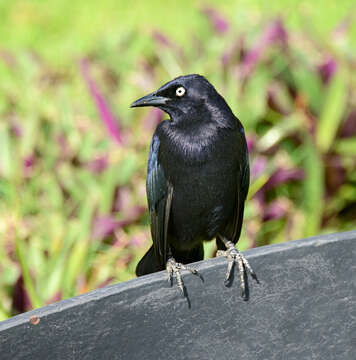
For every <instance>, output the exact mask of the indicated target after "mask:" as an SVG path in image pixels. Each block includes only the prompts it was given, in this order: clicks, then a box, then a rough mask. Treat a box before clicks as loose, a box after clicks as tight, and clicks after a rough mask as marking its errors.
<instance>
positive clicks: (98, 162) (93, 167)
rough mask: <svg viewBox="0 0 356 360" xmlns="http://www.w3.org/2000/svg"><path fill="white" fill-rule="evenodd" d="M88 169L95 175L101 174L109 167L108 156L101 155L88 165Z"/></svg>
mask: <svg viewBox="0 0 356 360" xmlns="http://www.w3.org/2000/svg"><path fill="white" fill-rule="evenodd" d="M86 166H87V168H88V169H89V170H90V171H91V172H93V173H101V172H103V171H104V170H106V169H107V167H108V166H109V161H108V156H107V155H101V156H98V157H96V158H95V159H93V160H90V161H88V162H87V164H86Z"/></svg>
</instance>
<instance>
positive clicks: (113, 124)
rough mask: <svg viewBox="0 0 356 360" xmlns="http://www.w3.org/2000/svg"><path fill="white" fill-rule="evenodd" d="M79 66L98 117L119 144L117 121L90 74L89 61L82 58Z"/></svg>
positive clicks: (119, 131)
mask: <svg viewBox="0 0 356 360" xmlns="http://www.w3.org/2000/svg"><path fill="white" fill-rule="evenodd" d="M80 68H81V72H82V76H83V78H84V81H85V82H86V85H87V87H88V89H89V92H90V94H91V96H92V98H93V100H94V101H95V105H96V107H97V109H98V111H99V114H100V118H101V119H102V121H103V122H104V124H105V126H106V127H107V129H108V131H109V134H110V136H111V137H112V138H113V139H114V140H115V141H116V142H117V143H118V144H120V145H122V144H123V139H122V135H121V129H120V127H119V123H118V121H117V120H116V119H115V117H114V115H113V113H112V111H111V109H110V107H109V104H108V103H107V101H106V100H105V99H104V97H103V95H102V94H101V93H100V91H99V89H98V86H97V84H96V83H95V81H94V79H93V78H92V77H91V75H90V69H89V63H88V60H87V59H82V60H81V62H80Z"/></svg>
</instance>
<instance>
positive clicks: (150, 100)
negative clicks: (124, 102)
mask: <svg viewBox="0 0 356 360" xmlns="http://www.w3.org/2000/svg"><path fill="white" fill-rule="evenodd" d="M168 100H169V99H168V98H166V97H164V96H159V95H157V94H156V93H155V92H153V93H152V94H148V95H146V96H144V97H142V98H140V99H138V100H136V101H134V102H133V103H132V104H131V105H130V107H132V108H133V107H142V106H160V105H164V104H166V102H167V101H168Z"/></svg>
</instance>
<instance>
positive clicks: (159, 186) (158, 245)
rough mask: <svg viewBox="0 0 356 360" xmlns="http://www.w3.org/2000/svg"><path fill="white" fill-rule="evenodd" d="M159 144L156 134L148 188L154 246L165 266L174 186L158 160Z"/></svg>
mask: <svg viewBox="0 0 356 360" xmlns="http://www.w3.org/2000/svg"><path fill="white" fill-rule="evenodd" d="M159 146H160V141H159V138H158V136H157V135H154V136H153V139H152V142H151V148H150V154H149V158H148V170H147V183H146V189H147V200H148V208H149V212H150V223H151V234H152V241H153V247H154V250H155V254H156V257H157V260H158V261H159V263H160V265H161V266H165V265H166V262H167V256H168V244H167V231H168V222H169V214H170V210H171V203H172V197H173V188H172V186H171V185H170V184H169V183H168V181H167V179H166V177H165V175H164V171H163V168H162V166H161V165H160V163H159V161H158V152H159Z"/></svg>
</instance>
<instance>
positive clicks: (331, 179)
mask: <svg viewBox="0 0 356 360" xmlns="http://www.w3.org/2000/svg"><path fill="white" fill-rule="evenodd" d="M345 178H346V170H345V168H344V167H343V166H342V162H341V159H340V157H339V156H335V155H329V156H328V157H327V158H326V161H325V183H326V189H327V192H328V195H332V194H334V193H335V192H336V191H337V190H338V189H339V187H340V186H342V185H343V184H344V183H345Z"/></svg>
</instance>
